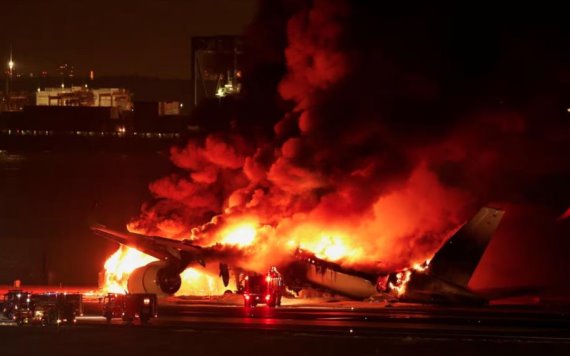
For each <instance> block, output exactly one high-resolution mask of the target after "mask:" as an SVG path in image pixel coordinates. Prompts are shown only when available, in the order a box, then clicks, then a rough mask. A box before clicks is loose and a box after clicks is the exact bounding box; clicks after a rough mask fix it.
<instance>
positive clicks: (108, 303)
mask: <svg viewBox="0 0 570 356" xmlns="http://www.w3.org/2000/svg"><path fill="white" fill-rule="evenodd" d="M103 303H104V304H103V316H104V317H105V319H107V322H108V323H110V322H111V320H112V319H113V318H122V319H123V321H126V322H127V323H132V322H133V321H134V320H135V318H138V319H139V320H140V322H141V324H145V323H147V322H148V321H149V320H150V319H151V318H156V317H157V316H158V315H157V306H156V294H148V293H132V294H114V293H109V294H107V295H106V296H105V298H104V301H103Z"/></svg>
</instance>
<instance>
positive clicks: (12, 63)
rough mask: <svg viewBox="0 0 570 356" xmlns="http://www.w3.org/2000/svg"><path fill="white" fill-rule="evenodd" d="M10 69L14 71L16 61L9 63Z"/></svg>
mask: <svg viewBox="0 0 570 356" xmlns="http://www.w3.org/2000/svg"><path fill="white" fill-rule="evenodd" d="M8 68H10V70H12V69H14V61H13V60H11V59H10V62H8Z"/></svg>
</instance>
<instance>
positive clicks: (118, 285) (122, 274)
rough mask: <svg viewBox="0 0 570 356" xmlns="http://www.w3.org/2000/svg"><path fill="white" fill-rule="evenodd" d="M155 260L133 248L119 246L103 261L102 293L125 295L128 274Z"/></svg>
mask: <svg viewBox="0 0 570 356" xmlns="http://www.w3.org/2000/svg"><path fill="white" fill-rule="evenodd" d="M153 261H156V258H154V257H152V256H149V255H147V254H145V253H142V252H140V251H139V250H136V249H134V248H130V247H126V246H120V247H119V249H118V250H117V251H115V253H113V254H112V255H111V256H110V257H109V258H108V259H107V261H105V265H104V267H105V282H104V285H103V288H102V289H103V291H105V292H107V293H125V292H126V291H127V281H128V279H129V276H130V274H131V273H132V272H133V271H134V270H135V269H137V268H139V267H142V266H144V265H147V264H149V263H151V262H153Z"/></svg>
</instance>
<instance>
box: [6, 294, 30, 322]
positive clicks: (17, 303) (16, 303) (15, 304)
mask: <svg viewBox="0 0 570 356" xmlns="http://www.w3.org/2000/svg"><path fill="white" fill-rule="evenodd" d="M31 296H32V293H30V292H24V291H22V290H19V289H12V290H9V291H8V293H6V294H4V301H3V304H2V305H3V306H2V314H4V316H5V317H6V318H8V319H10V320H14V316H15V315H16V313H17V312H18V310H21V309H22V308H27V307H28V305H29V304H30V301H31V299H30V298H31Z"/></svg>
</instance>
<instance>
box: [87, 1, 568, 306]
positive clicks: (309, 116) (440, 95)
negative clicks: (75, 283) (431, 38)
mask: <svg viewBox="0 0 570 356" xmlns="http://www.w3.org/2000/svg"><path fill="white" fill-rule="evenodd" d="M262 3H264V4H265V5H266V7H264V8H263V9H262V10H261V11H260V16H259V18H258V19H257V20H256V22H255V23H254V25H253V30H252V31H251V32H252V33H254V36H255V34H261V33H264V34H266V35H267V37H263V38H259V39H257V40H258V41H252V42H251V49H252V51H256V52H255V53H254V55H253V56H251V57H252V60H253V61H269V62H270V63H261V64H262V65H260V66H259V68H257V67H256V66H255V64H256V63H252V66H251V67H249V71H248V70H244V72H243V75H244V77H243V79H244V83H243V85H244V90H243V97H241V98H240V99H239V100H237V99H236V100H235V102H234V104H235V106H233V107H231V108H232V110H226V109H227V107H223V108H222V109H220V110H217V111H216V110H213V109H212V110H213V111H212V112H209V111H208V110H207V109H211V108H212V107H218V106H215V105H212V106H211V107H207V109H202V108H200V109H201V110H197V113H196V115H197V116H200V115H202V116H204V117H203V119H204V120H212V121H214V120H219V121H220V122H228V125H227V126H228V127H227V128H226V130H222V129H219V130H218V131H215V132H214V131H213V132H202V133H201V134H200V135H198V136H196V137H193V138H192V139H190V140H189V141H188V142H187V143H186V144H185V145H183V146H177V147H173V148H172V149H171V151H170V159H171V161H172V163H173V164H174V166H175V167H174V169H173V173H172V174H170V175H169V176H166V177H163V178H161V179H159V180H157V181H154V182H152V183H151V184H150V185H149V189H150V192H151V194H152V195H153V198H154V199H153V201H151V202H148V203H147V204H144V205H143V207H142V209H141V214H140V215H139V216H137V217H135V218H134V219H133V220H132V221H131V222H130V223H129V224H128V225H127V229H128V230H129V233H122V232H121V233H120V232H116V231H112V230H110V229H107V228H104V227H94V228H93V229H94V231H95V232H96V233H98V234H102V235H104V236H106V237H108V238H110V239H112V240H113V241H116V242H118V243H120V244H121V245H122V246H123V247H121V248H120V249H119V250H118V251H117V252H116V253H115V254H114V255H113V256H111V258H110V259H109V260H108V261H107V263H106V270H107V273H106V286H107V288H109V289H115V290H117V291H121V290H125V289H128V290H131V289H133V290H135V289H136V290H138V289H144V290H147V291H156V292H161V293H166V294H172V293H176V292H177V291H178V290H179V288H180V286H181V285H182V288H185V286H186V287H187V286H198V287H196V289H195V290H186V291H184V293H205V294H216V293H218V294H220V293H222V292H223V291H224V290H225V288H226V286H225V285H224V283H223V281H230V282H231V280H232V278H229V277H230V274H231V273H232V271H233V273H234V274H235V273H236V272H238V270H243V271H257V272H261V271H266V270H267V268H268V267H269V266H278V267H279V269H280V270H281V271H282V272H283V274H284V276H285V279H286V281H287V282H286V283H287V284H288V285H289V286H290V287H291V288H297V287H298V288H302V286H303V285H306V284H309V285H312V286H315V285H316V286H320V287H321V288H325V289H329V290H333V291H335V292H336V293H339V294H345V295H348V296H352V297H356V298H365V297H368V296H370V295H374V294H381V295H385V296H386V297H389V298H397V299H402V300H419V301H434V302H437V301H456V302H465V301H469V302H471V301H473V302H480V301H485V300H487V299H489V297H490V296H489V295H482V294H479V293H475V292H474V291H472V290H470V289H469V288H468V287H467V285H468V282H469V280H470V279H471V276H472V274H473V271H474V270H475V268H476V266H477V265H478V262H479V260H480V258H481V255H482V254H483V252H484V251H485V248H486V246H487V243H488V241H489V239H490V238H491V235H492V233H493V231H494V229H495V228H496V227H497V225H498V224H499V221H500V220H501V217H502V216H503V212H502V210H499V209H492V208H483V209H482V210H480V211H479V213H477V214H475V215H474V217H473V219H471V220H470V221H469V222H468V223H467V224H465V225H462V223H463V222H465V221H466V220H467V219H468V217H470V216H473V214H474V213H475V212H476V209H477V208H479V207H481V206H483V205H487V204H490V205H493V206H497V207H500V208H505V207H509V208H510V207H511V206H512V205H513V204H518V205H521V206H522V205H525V206H533V207H534V206H541V207H543V206H546V209H555V208H556V206H555V205H557V204H559V203H557V202H555V201H546V202H545V201H543V200H541V199H538V196H539V195H540V196H542V195H543V194H542V193H541V194H535V193H536V192H543V191H544V190H548V191H549V193H548V194H546V193H545V194H544V196H551V197H554V196H559V192H560V191H564V192H567V191H568V190H567V188H566V187H567V181H564V180H563V179H554V180H553V179H551V178H552V177H567V175H568V167H569V165H568V164H567V160H568V159H567V155H566V154H565V152H566V151H567V142H568V138H569V137H570V136H569V134H568V132H570V131H569V130H568V120H567V119H566V118H565V119H564V121H562V120H561V119H560V118H558V117H555V119H556V120H555V119H552V120H546V119H544V115H545V114H544V113H546V112H555V110H551V109H552V108H549V110H544V112H543V111H542V110H537V109H536V108H532V110H531V109H528V110H527V109H525V108H524V107H515V106H509V105H506V104H505V105H502V104H501V105H499V106H496V105H494V106H493V105H490V104H489V105H490V106H488V105H484V106H483V105H480V102H488V101H487V96H486V95H484V96H483V98H484V100H483V99H481V98H478V97H477V95H464V96H462V94H461V93H462V92H461V91H460V90H459V91H458V90H457V89H458V88H456V87H453V86H452V85H453V83H455V82H454V81H453V80H451V81H448V80H443V79H438V76H437V75H435V73H439V70H440V69H441V68H443V67H446V66H447V62H445V61H443V62H441V63H439V64H438V63H431V62H429V61H428V62H426V63H424V62H423V61H420V62H422V65H424V64H425V65H426V68H424V67H423V66H416V65H412V64H413V63H417V62H418V61H417V58H418V55H417V53H416V52H415V49H416V48H420V49H421V48H424V42H423V38H422V37H421V36H420V38H419V39H418V38H416V37H415V35H416V33H422V32H423V31H418V30H417V29H416V30H409V29H407V28H406V26H407V25H408V24H409V23H414V22H413V21H412V20H414V17H413V16H412V15H413V14H412V15H410V16H411V17H410V18H409V20H410V21H408V22H405V21H397V22H393V21H392V22H389V23H387V24H383V23H381V22H379V21H378V19H377V18H376V17H374V16H372V15H371V14H374V15H376V13H377V12H376V11H371V9H369V8H368V7H367V5H365V3H364V2H363V3H358V2H349V1H342V0H341V1H328V0H315V1H307V2H305V1H298V2H291V4H289V2H288V1H267V2H262ZM269 4H272V5H271V6H270V5H269ZM275 4H278V5H275ZM272 9H274V11H275V12H276V13H275V14H273V15H275V16H277V17H278V18H279V19H281V20H283V21H282V24H283V25H284V26H283V28H279V29H278V30H276V29H275V27H276V26H274V25H275V21H274V20H275V19H276V17H274V16H271V15H272V14H269V15H267V16H264V11H272ZM408 10H409V9H404V10H403V11H402V15H403V16H408ZM279 16H281V17H279ZM283 16H284V17H285V18H282V17H283ZM270 22H271V23H270ZM436 22H437V21H436ZM433 25H437V23H434V24H433ZM256 26H257V27H256ZM264 26H265V27H264ZM379 26H380V27H379ZM383 26H385V27H383ZM391 26H392V27H396V28H395V29H396V30H398V31H401V32H402V33H406V34H409V35H410V36H404V38H405V39H406V41H409V42H406V41H404V42H402V43H395V42H394V43H392V42H391V41H390V38H392V36H391V33H392V32H390V29H391ZM277 27H278V26H277ZM436 27H437V26H436ZM379 28H385V29H386V32H383V31H382V30H381V29H379ZM266 29H270V30H269V32H267V31H264V30H266ZM271 31H281V32H279V33H277V34H275V38H274V37H272V35H274V33H273V32H271ZM388 34H390V35H388ZM412 35H413V36H412ZM276 38H277V39H276ZM395 38H396V37H395ZM454 38H455V37H454ZM436 42H437V41H436ZM437 43H438V42H437ZM437 43H433V44H434V47H433V48H434V51H435V50H437V49H438V47H437V46H435V45H436V44H437ZM279 44H281V47H279ZM452 44H454V43H452ZM426 46H427V45H426ZM408 50H409V52H408ZM442 54H445V51H442ZM435 57H436V58H439V57H438V56H435ZM445 58H447V57H445ZM451 60H453V58H451ZM272 61H274V62H272ZM257 64H259V63H257ZM460 64H461V63H460ZM430 66H432V67H430ZM267 68H273V69H275V68H279V70H274V71H272V70H269V72H270V73H269V74H271V75H273V76H270V77H271V78H268V77H267V76H266V75H265V74H267V73H266V72H264V71H263V70H266V69H267ZM458 68H461V66H459V67H458ZM256 69H257V70H260V71H261V75H259V77H258V76H257V74H259V73H258V72H256ZM270 79H271V80H270ZM256 85H259V86H263V88H259V87H256ZM265 85H266V86H267V87H266V86H265ZM252 86H253V87H252ZM493 88H494V87H491V89H493ZM456 92H459V94H455V93H456ZM491 92H494V91H492V90H491ZM268 93H270V95H269V94H268ZM276 93H278V94H279V95H278V96H279V98H278V99H277V98H275V97H277V95H275V94H276ZM256 95H257V96H256ZM232 100H233V99H232ZM272 100H273V101H272ZM494 100H495V99H493V101H494ZM497 101H499V102H503V99H501V100H497ZM520 102H527V100H526V99H525V100H520ZM537 102H542V101H540V100H539V101H537ZM216 105H218V103H217V102H216ZM220 105H224V103H223V102H222V103H221V104H220ZM240 105H241V106H240ZM537 105H538V104H537ZM267 106H271V108H270V109H267ZM547 108H548V107H547ZM228 112H229V113H228ZM537 113H539V114H537ZM265 114H267V115H268V116H267V117H263V115H265ZM210 115H211V117H210ZM220 116H221V117H220ZM257 116H262V117H257ZM224 120H225V121H224ZM551 183H552V184H551ZM564 199H566V198H564V197H560V201H563V203H564V204H565V205H564V206H565V208H567V201H564ZM514 210H515V209H511V210H509V211H511V212H512V211H514ZM460 226H461V227H460ZM458 227H460V228H459V229H458ZM450 236H451V237H450ZM132 248H134V249H136V250H133V249H132ZM436 251H437V252H436ZM428 261H429V262H428ZM204 265H205V266H206V268H205V269H204V268H203V267H201V266H204ZM219 275H221V276H222V278H221V279H220V278H219ZM190 281H192V282H191V283H190ZM179 293H180V292H179Z"/></svg>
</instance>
